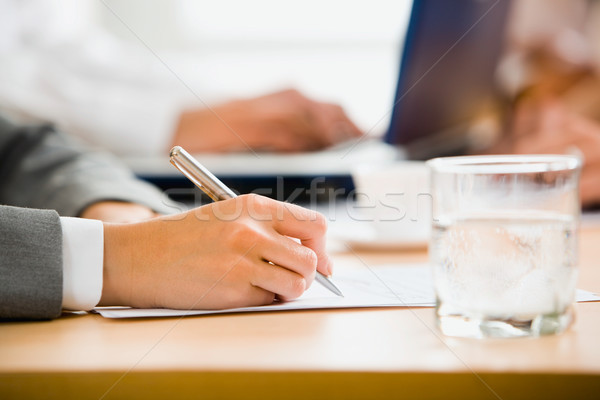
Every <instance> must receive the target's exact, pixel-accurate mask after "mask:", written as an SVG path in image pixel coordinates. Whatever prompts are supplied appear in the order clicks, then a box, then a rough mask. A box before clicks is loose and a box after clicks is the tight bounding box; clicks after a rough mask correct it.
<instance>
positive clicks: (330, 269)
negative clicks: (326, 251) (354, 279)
mask: <svg viewBox="0 0 600 400" xmlns="http://www.w3.org/2000/svg"><path fill="white" fill-rule="evenodd" d="M331 275H333V261H332V260H331V258H330V259H329V260H328V262H327V277H328V278H329V277H331Z"/></svg>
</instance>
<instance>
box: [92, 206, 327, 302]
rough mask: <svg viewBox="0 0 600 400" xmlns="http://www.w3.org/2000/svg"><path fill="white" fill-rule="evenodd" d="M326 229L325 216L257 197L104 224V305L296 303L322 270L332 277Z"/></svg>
mask: <svg viewBox="0 0 600 400" xmlns="http://www.w3.org/2000/svg"><path fill="white" fill-rule="evenodd" d="M325 231H326V221H325V218H324V217H323V216H322V215H320V214H318V213H316V212H314V211H310V210H307V209H304V208H301V207H298V206H295V205H291V204H286V203H282V202H278V201H275V200H271V199H268V198H265V197H261V196H257V195H245V196H240V197H237V198H235V199H230V200H225V201H222V202H218V203H212V204H209V205H206V206H204V207H200V208H197V209H194V210H191V211H188V212H187V213H183V214H178V215H176V216H167V217H161V218H156V219H153V220H150V221H147V222H142V223H138V224H125V225H114V224H105V234H104V241H105V248H104V252H105V258H104V285H103V289H102V299H101V302H100V304H102V305H129V306H133V307H144V308H148V307H168V308H177V309H221V308H230V307H243V306H253V305H261V304H269V303H271V302H273V300H274V299H275V297H276V296H277V297H279V298H281V299H284V300H285V299H293V298H296V297H298V296H300V295H301V294H302V293H303V292H304V291H305V290H306V289H307V288H308V287H309V286H310V285H311V283H312V281H313V279H314V277H315V271H316V270H317V269H318V270H319V271H321V272H322V273H323V274H326V275H329V274H331V268H332V265H331V261H330V260H329V258H328V256H327V254H326V253H325ZM292 237H293V238H298V239H300V241H301V243H302V244H300V243H298V242H296V241H295V240H293V239H291V238H292ZM267 260H268V261H267ZM269 261H270V262H271V263H269Z"/></svg>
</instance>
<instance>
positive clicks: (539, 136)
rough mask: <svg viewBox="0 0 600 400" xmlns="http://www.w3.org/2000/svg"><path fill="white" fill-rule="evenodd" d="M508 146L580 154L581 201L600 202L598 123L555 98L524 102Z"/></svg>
mask: <svg viewBox="0 0 600 400" xmlns="http://www.w3.org/2000/svg"><path fill="white" fill-rule="evenodd" d="M507 145H508V147H507V149H508V151H510V152H513V153H518V154H526V153H538V154H540V153H546V154H557V153H558V154H563V153H580V155H582V156H583V158H584V166H583V170H582V174H581V202H582V203H583V205H591V204H594V203H598V202H599V201H600V125H599V124H598V123H597V122H595V121H592V120H589V119H586V118H584V117H582V116H579V115H576V114H574V113H572V112H570V111H569V110H567V109H566V108H565V107H563V106H562V105H561V104H560V103H558V102H557V101H545V102H543V103H532V102H526V103H523V104H521V105H520V106H519V107H518V108H517V111H516V114H515V118H514V122H513V130H512V132H511V135H510V136H509V137H508V141H507Z"/></svg>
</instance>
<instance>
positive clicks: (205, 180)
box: [170, 146, 344, 297]
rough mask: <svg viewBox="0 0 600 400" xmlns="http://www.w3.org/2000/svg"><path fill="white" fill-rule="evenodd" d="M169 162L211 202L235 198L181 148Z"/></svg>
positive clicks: (327, 283)
mask: <svg viewBox="0 0 600 400" xmlns="http://www.w3.org/2000/svg"><path fill="white" fill-rule="evenodd" d="M170 161H171V164H173V165H174V166H175V167H176V168H177V169H178V170H179V171H181V173H182V174H183V175H185V177H186V178H188V179H189V180H190V181H191V182H192V183H193V184H194V185H196V186H198V188H200V189H201V190H202V191H203V192H204V193H206V194H207V195H208V197H210V198H211V199H213V201H221V200H227V199H233V198H234V197H237V195H236V194H235V193H233V191H231V189H229V188H228V187H227V186H225V185H224V184H223V182H221V181H220V180H219V179H218V178H217V177H216V176H214V175H213V174H212V173H211V172H210V171H209V170H208V169H206V168H205V167H204V166H203V165H202V164H200V163H199V162H198V161H197V160H196V159H195V158H194V157H192V156H191V155H190V154H189V153H188V152H187V151H185V150H184V149H183V148H182V147H181V146H175V147H173V148H172V149H171V154H170ZM315 280H316V281H317V282H319V283H320V284H321V285H323V286H324V287H325V288H326V289H329V290H330V291H331V292H332V293H334V294H336V295H338V296H341V297H344V295H343V294H342V292H341V291H340V289H338V288H337V286H335V285H334V284H333V282H331V281H330V280H329V279H327V277H326V276H325V275H323V274H322V273H320V272H319V271H317V274H316V276H315Z"/></svg>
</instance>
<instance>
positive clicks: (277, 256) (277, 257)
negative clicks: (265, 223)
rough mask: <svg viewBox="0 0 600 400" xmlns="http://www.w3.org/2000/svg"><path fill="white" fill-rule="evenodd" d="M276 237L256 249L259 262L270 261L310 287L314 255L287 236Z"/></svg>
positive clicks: (313, 268)
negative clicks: (295, 275) (293, 274)
mask: <svg viewBox="0 0 600 400" xmlns="http://www.w3.org/2000/svg"><path fill="white" fill-rule="evenodd" d="M276 235H277V237H274V238H273V239H272V240H270V241H267V240H265V241H264V242H263V243H262V244H261V246H260V247H259V248H258V249H257V250H258V252H259V257H260V261H270V262H271V263H273V264H275V265H277V266H279V267H282V268H285V269H287V270H289V271H292V272H295V273H297V274H299V275H300V276H302V277H303V278H304V279H305V280H306V287H307V288H308V287H310V285H311V284H312V281H313V280H314V278H315V272H316V269H317V263H318V258H317V255H316V253H315V252H314V251H313V250H312V249H310V248H308V247H306V246H303V245H301V244H300V243H298V242H296V241H294V240H293V239H290V238H289V237H287V236H281V235H279V234H276Z"/></svg>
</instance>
